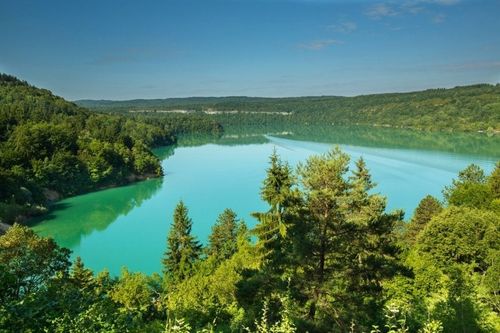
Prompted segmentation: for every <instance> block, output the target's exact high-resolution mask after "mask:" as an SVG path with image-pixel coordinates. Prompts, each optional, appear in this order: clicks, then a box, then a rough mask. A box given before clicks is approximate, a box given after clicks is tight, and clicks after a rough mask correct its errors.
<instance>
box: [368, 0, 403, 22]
mask: <svg viewBox="0 0 500 333" xmlns="http://www.w3.org/2000/svg"><path fill="white" fill-rule="evenodd" d="M365 14H366V15H367V16H369V17H371V18H373V19H381V18H383V17H387V16H396V15H397V14H398V12H397V11H396V10H395V9H394V8H393V7H392V6H390V5H388V4H385V3H379V4H376V5H374V6H372V7H370V8H368V10H367V11H366V12H365Z"/></svg>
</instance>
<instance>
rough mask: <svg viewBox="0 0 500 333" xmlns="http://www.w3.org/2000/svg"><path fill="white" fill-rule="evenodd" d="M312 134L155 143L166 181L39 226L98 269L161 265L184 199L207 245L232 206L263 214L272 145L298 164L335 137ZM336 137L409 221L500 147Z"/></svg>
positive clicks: (67, 207) (96, 197)
mask: <svg viewBox="0 0 500 333" xmlns="http://www.w3.org/2000/svg"><path fill="white" fill-rule="evenodd" d="M296 139H300V140H296ZM311 140H312V141H308V140H306V139H304V137H303V136H301V137H296V136H294V135H286V136H280V137H277V136H261V135H256V136H254V137H253V136H248V135H247V136H244V137H243V138H240V139H239V138H238V137H237V136H231V137H230V138H228V137H226V138H222V139H219V140H215V139H212V140H207V141H212V142H213V143H204V141H203V140H201V141H200V142H196V143H195V144H196V145H195V146H184V147H183V146H182V145H181V146H179V147H176V148H175V149H173V148H162V149H158V150H156V153H157V154H158V156H160V157H161V158H164V159H163V162H162V164H163V167H164V170H165V177H163V178H162V179H153V180H147V181H144V182H140V183H137V184H134V185H130V186H126V187H120V188H113V189H108V190H103V191H100V192H95V193H90V194H86V195H81V196H78V197H73V198H69V199H67V200H63V201H61V202H59V203H58V204H57V205H56V207H55V209H54V210H53V211H52V212H51V214H50V215H48V216H46V217H45V218H44V219H43V220H42V221H40V222H39V223H37V224H36V225H34V229H35V231H36V232H37V233H39V234H41V235H44V236H51V237H54V238H55V239H56V241H57V242H58V243H59V244H60V245H61V246H64V247H68V248H70V249H71V250H72V251H73V256H81V257H82V259H83V260H84V262H85V264H86V265H87V266H89V267H90V268H92V269H94V270H95V271H101V270H103V269H108V270H109V271H110V272H111V273H112V274H118V273H119V272H120V268H121V267H122V266H127V267H128V268H129V269H130V270H133V271H141V272H145V273H153V272H160V271H161V265H160V261H161V257H162V254H163V252H164V250H165V244H166V236H167V232H168V229H169V226H170V223H171V221H172V218H171V217H172V213H173V210H174V207H175V205H176V204H177V203H178V201H179V200H183V201H184V202H185V204H186V205H187V206H188V208H189V213H190V214H189V215H190V216H191V218H192V219H193V230H192V231H193V233H194V234H195V235H196V236H197V237H198V238H199V239H200V240H201V241H202V242H205V241H206V239H207V237H208V234H209V233H210V229H211V226H212V224H213V223H214V221H215V220H216V218H217V215H218V214H219V213H221V212H222V211H223V210H224V209H225V208H231V209H233V210H234V211H236V212H237V213H238V215H239V217H241V218H243V219H244V220H245V221H246V222H247V224H248V225H249V226H253V225H255V223H256V221H255V220H254V219H253V218H252V217H251V216H250V213H251V212H255V211H260V210H265V209H266V206H265V204H264V203H263V202H262V201H261V200H260V197H259V189H260V186H261V183H262V180H263V178H264V176H265V169H266V167H267V164H268V159H269V155H270V154H271V152H272V151H273V149H275V148H276V150H277V152H278V153H279V154H280V155H281V157H282V158H283V159H284V160H287V161H288V162H289V163H290V164H291V165H293V166H295V165H297V163H298V162H300V161H304V160H305V159H307V158H308V157H309V156H311V155H313V154H319V153H324V152H326V151H327V150H328V149H330V147H332V144H333V143H335V142H332V141H333V140H329V139H325V141H326V143H325V142H317V141H318V140H317V138H312V139H311ZM485 140H489V139H485ZM492 140H495V139H492ZM385 141H387V138H384V142H385ZM252 142H254V143H252ZM337 142H340V143H342V144H341V147H342V149H343V150H344V151H346V152H347V153H349V154H350V155H351V157H352V159H353V162H354V160H355V159H357V158H359V157H360V156H363V158H364V159H365V160H366V163H367V165H368V167H369V168H370V170H371V173H372V176H373V179H374V181H375V182H377V183H378V184H379V185H378V186H377V188H376V190H375V191H376V192H380V193H381V194H383V195H385V196H387V198H388V209H389V210H392V209H403V210H404V211H405V212H406V217H407V218H408V217H409V216H411V214H412V212H413V210H414V208H415V207H416V205H417V204H418V202H419V201H420V200H421V199H422V198H423V197H424V196H425V195H426V194H432V195H434V196H436V197H439V198H440V197H441V190H442V189H443V187H444V186H445V185H448V184H450V183H451V180H452V178H454V177H456V175H457V173H458V171H459V170H461V169H463V168H464V167H466V166H467V165H468V164H470V163H476V164H478V165H480V166H481V167H483V168H484V169H485V170H486V171H487V172H489V171H490V170H491V169H492V168H493V166H494V163H495V161H496V160H498V154H499V153H500V151H497V149H496V148H495V147H498V146H496V145H494V144H493V145H492V147H493V150H491V153H490V154H484V152H483V151H481V153H477V152H475V151H474V150H473V149H472V150H471V151H470V152H463V151H461V152H459V153H457V152H454V151H447V150H446V144H444V145H443V147H444V148H442V147H441V148H440V149H434V150H422V149H415V148H412V149H409V148H401V147H400V148H392V147H390V148H387V145H386V144H382V143H380V145H379V146H380V147H377V141H376V140H375V141H373V140H371V141H369V144H366V145H359V142H356V145H349V144H346V143H345V142H346V140H342V141H340V140H339V141H337ZM485 142H489V143H488V144H491V142H490V141H485ZM361 143H363V142H361ZM190 144H193V143H192V142H190ZM482 149H484V145H482Z"/></svg>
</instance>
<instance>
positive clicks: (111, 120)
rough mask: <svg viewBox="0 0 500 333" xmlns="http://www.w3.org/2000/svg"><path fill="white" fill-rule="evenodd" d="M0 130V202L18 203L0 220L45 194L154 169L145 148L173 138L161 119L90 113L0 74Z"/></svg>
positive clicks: (38, 202) (42, 201)
mask: <svg viewBox="0 0 500 333" xmlns="http://www.w3.org/2000/svg"><path fill="white" fill-rule="evenodd" d="M0 133H1V134H0V185H2V186H1V190H0V204H2V205H11V206H12V207H14V208H15V207H16V205H17V206H20V207H22V208H24V209H19V210H15V209H8V210H7V209H5V210H4V209H1V210H0V214H1V215H0V219H2V220H3V221H4V222H9V223H12V222H13V221H15V220H16V219H18V217H19V214H22V213H24V214H26V215H31V214H33V212H34V211H35V212H36V211H37V210H36V209H34V208H35V207H37V206H42V207H43V206H45V205H46V204H47V202H48V201H53V200H56V199H60V198H61V197H65V196H70V195H76V194H79V193H83V192H87V191H90V190H95V189H98V188H101V187H104V186H109V185H116V184H124V183H127V182H129V181H133V180H137V179H143V178H145V177H155V176H160V175H162V170H161V166H160V163H159V160H158V159H157V158H156V157H155V156H154V155H153V154H152V153H151V151H150V150H149V148H148V147H151V146H154V145H160V144H172V143H173V142H174V140H175V139H174V137H173V134H172V132H171V131H170V130H169V129H168V128H164V127H162V126H161V125H155V124H153V123H150V122H146V121H141V120H140V119H129V118H127V117H123V116H116V115H102V114H92V113H91V112H89V111H88V110H86V109H83V108H80V107H78V106H76V105H75V104H73V103H70V102H67V101H65V100H64V99H62V98H60V97H57V96H54V95H52V94H51V93H50V92H49V91H47V90H43V89H38V88H35V87H33V86H30V85H28V84H27V83H26V82H23V81H19V80H17V79H16V78H14V77H11V76H8V75H4V74H1V76H0ZM16 211H20V213H19V214H17V215H16V214H13V212H16ZM39 211H43V209H41V210H39Z"/></svg>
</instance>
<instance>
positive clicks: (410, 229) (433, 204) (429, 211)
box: [405, 195, 443, 244]
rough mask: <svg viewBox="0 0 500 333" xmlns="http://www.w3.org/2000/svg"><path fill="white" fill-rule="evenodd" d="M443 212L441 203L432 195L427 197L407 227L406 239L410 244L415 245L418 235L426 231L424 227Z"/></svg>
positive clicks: (416, 209) (419, 205)
mask: <svg viewBox="0 0 500 333" xmlns="http://www.w3.org/2000/svg"><path fill="white" fill-rule="evenodd" d="M442 210H443V206H442V205H441V203H440V202H439V201H438V200H437V199H436V198H434V197H433V196H432V195H427V196H426V197H425V198H423V199H422V200H421V201H420V203H419V204H418V206H417V208H415V212H414V213H413V217H412V219H411V221H410V223H409V224H408V226H407V230H406V233H405V239H406V241H408V242H409V243H410V244H413V243H414V242H415V240H416V238H417V235H418V234H419V233H420V231H422V230H423V229H424V227H425V226H426V225H427V223H429V221H430V220H431V218H432V217H433V216H435V215H437V214H439V213H440V212H441V211H442Z"/></svg>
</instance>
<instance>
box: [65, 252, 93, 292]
mask: <svg viewBox="0 0 500 333" xmlns="http://www.w3.org/2000/svg"><path fill="white" fill-rule="evenodd" d="M71 279H72V280H73V281H74V283H75V284H76V285H77V286H78V287H79V288H81V289H87V288H89V287H93V286H94V274H93V273H92V271H91V270H90V269H88V268H86V267H85V265H84V264H83V261H82V258H80V257H79V256H78V257H76V260H75V262H74V263H73V266H72V267H71Z"/></svg>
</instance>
